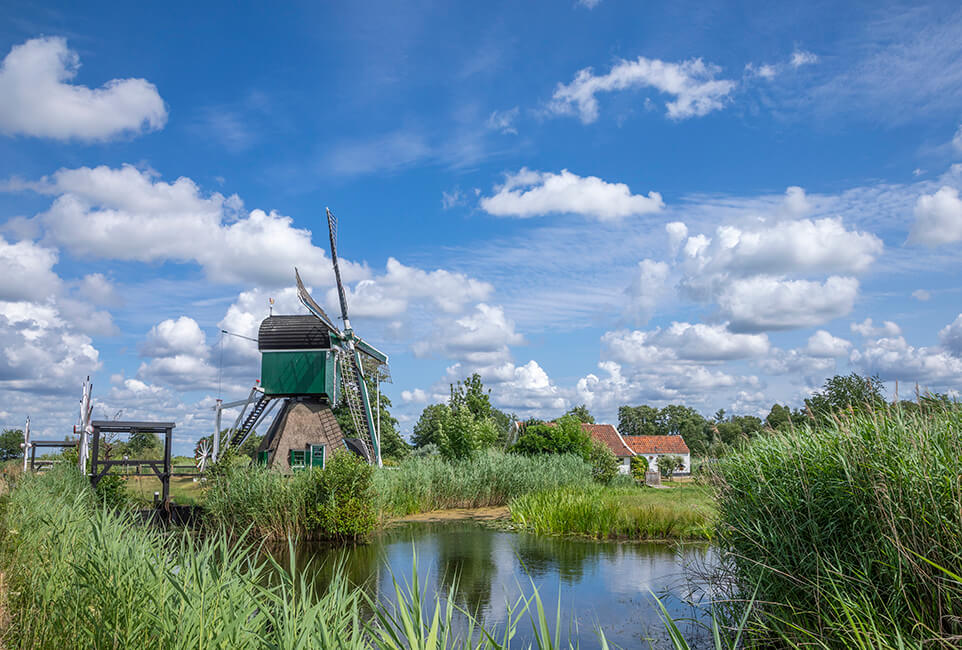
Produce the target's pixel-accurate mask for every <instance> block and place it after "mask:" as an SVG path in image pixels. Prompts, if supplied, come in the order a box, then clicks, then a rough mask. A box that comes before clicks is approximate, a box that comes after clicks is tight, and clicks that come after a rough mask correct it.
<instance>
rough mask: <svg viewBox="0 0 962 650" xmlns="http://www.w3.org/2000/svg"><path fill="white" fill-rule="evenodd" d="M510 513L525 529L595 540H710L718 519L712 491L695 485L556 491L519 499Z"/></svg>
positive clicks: (597, 486) (586, 488)
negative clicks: (662, 487) (661, 487)
mask: <svg viewBox="0 0 962 650" xmlns="http://www.w3.org/2000/svg"><path fill="white" fill-rule="evenodd" d="M510 510H511V521H512V522H514V523H515V524H516V525H518V526H519V527H521V528H524V529H526V530H530V531H532V532H535V533H541V534H550V535H581V536H586V537H591V538H595V539H632V540H669V539H684V540H709V539H711V535H712V530H713V528H714V524H715V518H716V509H715V506H714V499H713V498H712V494H711V490H710V488H708V487H707V486H703V485H698V484H693V483H689V484H685V485H679V486H677V487H668V488H665V489H655V488H648V487H620V488H612V487H606V486H600V485H596V486H588V487H585V486H579V487H576V488H571V487H565V488H557V489H553V490H545V491H540V492H534V493H531V494H527V495H523V496H520V497H518V498H516V499H514V500H512V501H511V504H510Z"/></svg>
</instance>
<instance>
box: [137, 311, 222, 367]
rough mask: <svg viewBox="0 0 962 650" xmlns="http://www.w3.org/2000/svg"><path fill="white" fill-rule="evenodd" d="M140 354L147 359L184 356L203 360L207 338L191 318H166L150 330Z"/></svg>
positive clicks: (205, 354)
mask: <svg viewBox="0 0 962 650" xmlns="http://www.w3.org/2000/svg"><path fill="white" fill-rule="evenodd" d="M141 354H143V355H144V356H147V357H172V356H176V355H178V354H185V355H191V356H195V357H200V358H205V357H207V354H208V350H207V337H206V336H205V335H204V332H203V331H202V330H201V329H200V326H199V325H198V324H197V321H195V320H194V319H193V318H188V317H187V316H181V317H180V318H178V319H177V320H174V319H172V318H168V319H167V320H164V321H161V322H160V323H157V324H156V325H154V326H153V327H152V328H150V331H149V332H148V333H147V337H146V340H145V341H144V344H143V346H142V347H141Z"/></svg>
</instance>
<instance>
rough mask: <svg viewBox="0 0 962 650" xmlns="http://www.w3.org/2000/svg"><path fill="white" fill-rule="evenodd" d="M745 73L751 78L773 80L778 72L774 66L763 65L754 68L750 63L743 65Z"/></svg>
mask: <svg viewBox="0 0 962 650" xmlns="http://www.w3.org/2000/svg"><path fill="white" fill-rule="evenodd" d="M745 73H746V75H748V76H751V77H761V78H762V79H774V78H775V75H776V74H778V71H777V70H776V69H775V66H773V65H769V64H767V63H763V64H762V65H759V66H756V65H753V64H751V63H746V64H745Z"/></svg>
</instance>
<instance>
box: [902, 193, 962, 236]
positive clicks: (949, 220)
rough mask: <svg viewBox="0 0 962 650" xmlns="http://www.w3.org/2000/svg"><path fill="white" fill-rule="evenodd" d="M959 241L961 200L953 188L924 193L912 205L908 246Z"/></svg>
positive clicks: (961, 214)
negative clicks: (913, 208)
mask: <svg viewBox="0 0 962 650" xmlns="http://www.w3.org/2000/svg"><path fill="white" fill-rule="evenodd" d="M957 241H962V199H960V198H959V191H958V190H957V189H955V188H954V187H948V186H945V187H942V188H941V189H940V190H939V191H938V192H936V193H935V194H923V195H922V196H920V197H919V199H918V201H917V202H916V204H915V223H914V224H912V230H911V232H910V233H909V243H912V244H922V245H924V246H939V245H941V244H951V243H953V242H957Z"/></svg>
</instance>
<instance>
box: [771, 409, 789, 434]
mask: <svg viewBox="0 0 962 650" xmlns="http://www.w3.org/2000/svg"><path fill="white" fill-rule="evenodd" d="M765 424H767V425H768V427H769V428H771V429H775V430H776V431H781V430H784V429H786V428H788V427H789V426H791V424H792V410H791V409H790V408H788V407H787V406H782V405H781V404H772V409H771V410H770V411H769V412H768V415H767V416H765Z"/></svg>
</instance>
